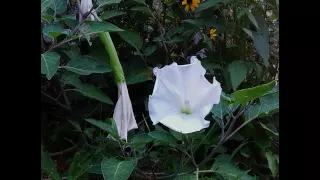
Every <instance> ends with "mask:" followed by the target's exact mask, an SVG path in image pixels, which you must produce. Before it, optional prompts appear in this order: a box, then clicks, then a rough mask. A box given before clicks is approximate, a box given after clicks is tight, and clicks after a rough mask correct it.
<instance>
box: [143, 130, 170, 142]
mask: <svg viewBox="0 0 320 180" xmlns="http://www.w3.org/2000/svg"><path fill="white" fill-rule="evenodd" d="M149 136H151V137H153V138H154V139H157V140H160V141H163V142H166V143H168V144H170V145H174V144H175V143H176V140H175V139H174V138H173V137H172V135H171V134H170V133H169V132H167V131H162V130H154V131H152V132H149Z"/></svg>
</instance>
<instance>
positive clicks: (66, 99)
mask: <svg viewBox="0 0 320 180" xmlns="http://www.w3.org/2000/svg"><path fill="white" fill-rule="evenodd" d="M60 87H61V93H62V95H63V98H64V101H65V103H66V105H67V107H68V108H69V109H70V112H72V109H71V106H70V103H69V100H68V97H67V95H66V92H65V91H64V89H63V85H62V83H61V81H60Z"/></svg>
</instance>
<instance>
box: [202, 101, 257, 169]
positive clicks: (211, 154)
mask: <svg viewBox="0 0 320 180" xmlns="http://www.w3.org/2000/svg"><path fill="white" fill-rule="evenodd" d="M251 103H252V101H251V102H250V103H249V104H248V105H246V106H245V107H244V108H243V109H242V110H241V111H239V112H238V113H237V115H236V116H232V120H231V123H230V126H229V128H228V130H227V132H226V133H225V135H224V136H221V138H220V141H219V143H218V144H217V146H216V147H215V148H214V149H213V150H212V151H211V153H210V154H209V155H208V156H207V157H206V158H205V159H204V160H203V161H202V162H201V163H200V164H198V166H201V165H203V164H204V163H206V162H207V161H208V160H209V159H210V158H211V157H212V156H213V155H214V154H215V153H216V151H217V149H218V148H219V147H220V146H221V145H222V144H223V143H224V142H225V141H226V140H228V139H229V138H230V137H231V136H228V134H229V133H230V132H231V130H232V128H233V126H234V124H235V122H236V120H237V119H238V118H239V117H240V116H242V114H243V113H244V111H245V110H246V109H247V107H249V106H250V105H251ZM244 124H245V123H244ZM233 134H234V133H232V134H231V135H233Z"/></svg>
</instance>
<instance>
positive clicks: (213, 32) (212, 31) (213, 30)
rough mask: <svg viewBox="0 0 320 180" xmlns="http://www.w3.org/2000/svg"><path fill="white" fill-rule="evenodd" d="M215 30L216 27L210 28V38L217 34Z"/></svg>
mask: <svg viewBox="0 0 320 180" xmlns="http://www.w3.org/2000/svg"><path fill="white" fill-rule="evenodd" d="M216 31H217V29H213V28H212V29H211V30H210V39H213V38H214V37H216V36H217V34H215V32H216Z"/></svg>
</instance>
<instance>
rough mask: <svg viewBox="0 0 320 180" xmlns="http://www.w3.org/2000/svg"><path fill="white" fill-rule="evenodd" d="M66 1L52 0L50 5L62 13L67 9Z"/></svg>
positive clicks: (58, 12)
mask: <svg viewBox="0 0 320 180" xmlns="http://www.w3.org/2000/svg"><path fill="white" fill-rule="evenodd" d="M67 5H68V1H67V0H52V3H51V4H50V7H51V8H52V9H53V10H54V11H55V12H56V13H57V14H62V13H63V12H65V11H66V10H67Z"/></svg>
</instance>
